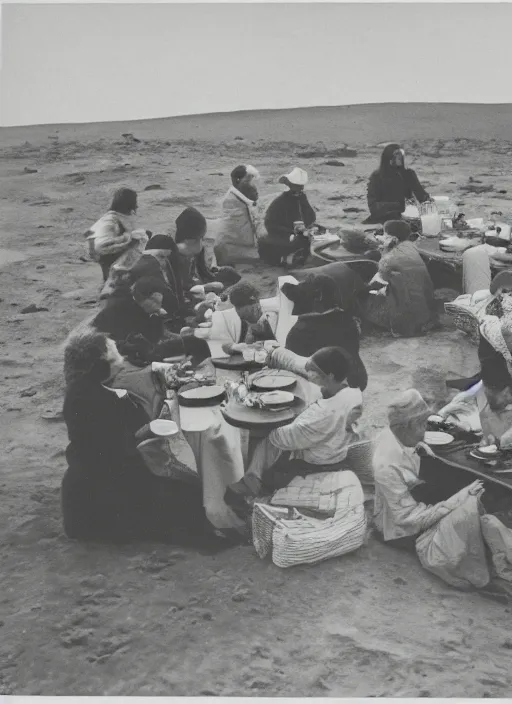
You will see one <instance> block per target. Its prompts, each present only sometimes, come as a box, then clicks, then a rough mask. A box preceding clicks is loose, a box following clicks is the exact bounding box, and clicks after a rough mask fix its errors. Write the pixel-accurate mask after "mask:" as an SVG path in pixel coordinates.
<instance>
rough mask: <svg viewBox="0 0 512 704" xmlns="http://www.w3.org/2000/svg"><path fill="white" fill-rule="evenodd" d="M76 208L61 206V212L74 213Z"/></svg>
mask: <svg viewBox="0 0 512 704" xmlns="http://www.w3.org/2000/svg"><path fill="white" fill-rule="evenodd" d="M73 210H74V208H61V209H60V212H61V213H72V212H73Z"/></svg>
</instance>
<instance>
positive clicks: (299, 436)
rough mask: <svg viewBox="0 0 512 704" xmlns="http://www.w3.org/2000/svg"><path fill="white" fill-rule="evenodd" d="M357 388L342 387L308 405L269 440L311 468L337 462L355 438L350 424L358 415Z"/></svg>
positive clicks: (361, 401)
mask: <svg viewBox="0 0 512 704" xmlns="http://www.w3.org/2000/svg"><path fill="white" fill-rule="evenodd" d="M362 404H363V395H362V393H361V391H360V389H351V388H350V387H346V388H344V389H342V390H341V391H338V393H337V394H335V395H334V396H332V397H331V398H322V399H319V400H317V401H314V402H313V403H312V404H310V405H309V406H308V407H307V408H306V409H305V410H304V411H303V412H302V413H301V414H300V415H298V416H297V418H296V419H295V420H294V421H293V423H290V424H289V425H285V426H283V427H281V428H276V429H275V430H273V431H272V432H271V433H270V435H269V441H270V442H271V443H272V445H274V446H275V447H277V448H278V449H280V450H283V451H286V450H287V451H291V452H292V455H293V457H297V458H300V459H303V460H304V461H305V462H309V463H310V464H315V465H330V464H335V463H337V462H341V461H342V460H344V459H345V457H346V456H347V449H348V445H349V444H350V443H351V442H355V441H357V440H358V439H359V436H358V435H357V431H356V430H355V429H354V424H355V422H356V421H357V420H358V418H359V416H360V415H361V412H362Z"/></svg>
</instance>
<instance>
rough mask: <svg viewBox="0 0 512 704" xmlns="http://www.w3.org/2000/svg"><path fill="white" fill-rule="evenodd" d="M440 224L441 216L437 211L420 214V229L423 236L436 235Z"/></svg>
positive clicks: (439, 229) (439, 230)
mask: <svg viewBox="0 0 512 704" xmlns="http://www.w3.org/2000/svg"><path fill="white" fill-rule="evenodd" d="M441 225H442V222H441V216H440V215H439V213H437V212H436V213H428V214H427V215H422V216H421V230H422V233H423V235H424V236H425V237H437V236H438V235H439V233H440V232H441Z"/></svg>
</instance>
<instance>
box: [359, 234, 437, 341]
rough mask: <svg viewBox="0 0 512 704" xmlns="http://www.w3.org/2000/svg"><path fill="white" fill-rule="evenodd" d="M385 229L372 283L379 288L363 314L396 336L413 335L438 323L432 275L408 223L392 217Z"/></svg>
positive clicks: (369, 299) (374, 292) (371, 297)
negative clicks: (382, 247) (382, 248)
mask: <svg viewBox="0 0 512 704" xmlns="http://www.w3.org/2000/svg"><path fill="white" fill-rule="evenodd" d="M384 232H385V234H386V235H387V236H388V238H389V241H388V244H387V246H386V249H385V251H384V253H383V255H382V258H381V260H380V262H379V270H378V276H377V277H376V278H377V279H378V280H377V281H376V282H375V284H374V285H375V286H380V288H379V289H375V290H374V291H372V293H373V295H370V296H369V297H368V300H367V303H366V309H365V313H364V316H365V319H366V320H367V321H368V322H370V323H373V324H374V325H377V326H378V327H382V328H386V329H388V330H390V331H391V332H392V333H393V335H395V336H397V337H415V336H416V335H421V334H423V333H424V332H426V331H427V330H428V329H431V328H432V327H434V326H435V325H437V324H438V319H437V313H436V310H435V300H434V286H433V284H432V279H431V278H430V274H429V273H428V269H427V267H426V265H425V263H424V261H423V259H422V258H421V256H420V254H419V252H418V248H417V247H416V246H415V244H414V243H413V242H411V228H410V226H409V224H408V223H406V222H405V221H404V220H391V221H389V222H386V223H385V225H384Z"/></svg>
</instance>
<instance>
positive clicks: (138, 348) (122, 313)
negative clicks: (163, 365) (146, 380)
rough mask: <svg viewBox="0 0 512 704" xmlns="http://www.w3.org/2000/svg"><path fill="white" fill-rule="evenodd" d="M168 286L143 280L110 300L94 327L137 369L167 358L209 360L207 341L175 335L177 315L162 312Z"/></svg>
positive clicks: (155, 279)
mask: <svg viewBox="0 0 512 704" xmlns="http://www.w3.org/2000/svg"><path fill="white" fill-rule="evenodd" d="M167 292H168V288H167V286H166V284H165V283H164V282H163V281H161V280H159V279H157V278H151V277H147V278H142V279H139V280H138V281H136V282H135V283H134V284H133V285H132V286H131V288H130V289H129V290H128V291H126V292H124V293H121V292H120V293H119V294H118V295H117V296H113V297H111V298H109V299H107V302H106V304H105V307H104V308H103V310H101V311H100V312H99V313H98V315H97V316H96V317H95V318H94V319H93V321H92V323H91V325H92V327H93V328H95V329H96V330H99V331H100V332H104V333H107V334H108V335H109V336H110V337H111V338H112V339H113V340H114V341H115V342H116V343H117V344H118V346H119V349H120V351H121V352H122V353H123V354H124V355H125V356H126V357H127V359H128V360H129V361H130V362H131V363H132V364H134V365H136V366H146V365H147V364H149V363H151V362H161V361H163V360H164V359H166V358H167V357H174V356H179V355H181V354H186V355H191V356H192V357H193V358H194V361H195V362H196V363H199V362H202V361H203V360H205V359H207V358H208V357H210V348H209V347H208V343H207V342H206V341H205V340H200V339H197V338H194V337H190V336H185V337H181V336H180V335H178V334H176V333H173V332H172V330H173V329H175V325H176V321H175V317H176V312H175V311H166V310H165V309H164V308H163V300H164V296H165V295H166V293H167Z"/></svg>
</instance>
